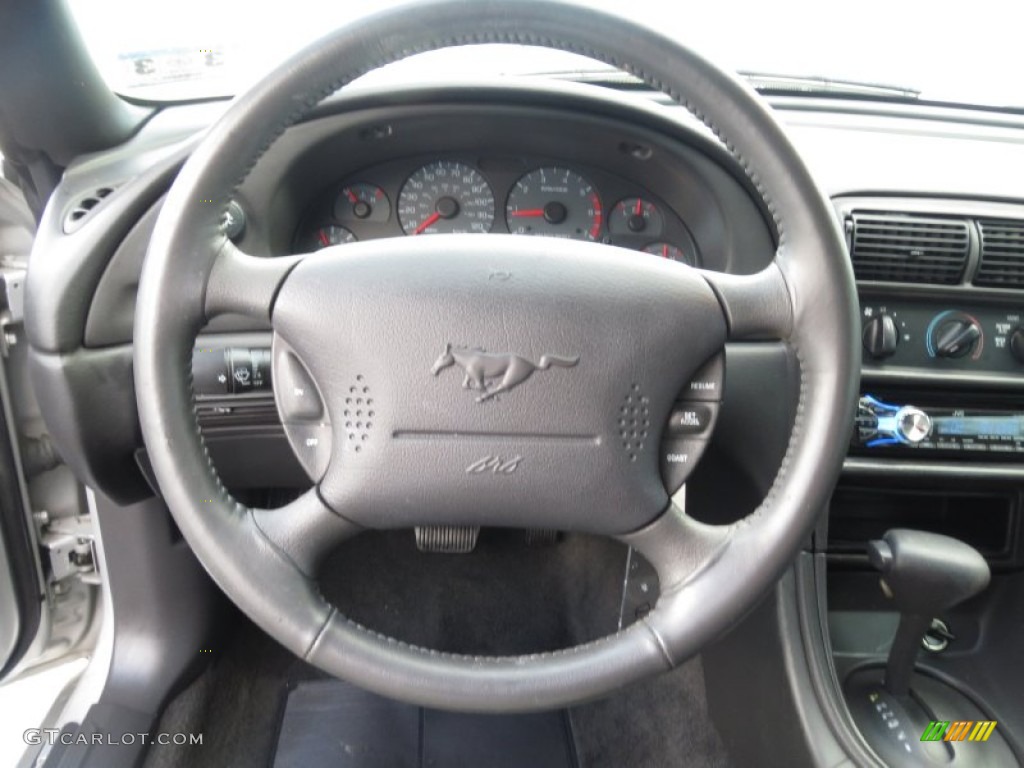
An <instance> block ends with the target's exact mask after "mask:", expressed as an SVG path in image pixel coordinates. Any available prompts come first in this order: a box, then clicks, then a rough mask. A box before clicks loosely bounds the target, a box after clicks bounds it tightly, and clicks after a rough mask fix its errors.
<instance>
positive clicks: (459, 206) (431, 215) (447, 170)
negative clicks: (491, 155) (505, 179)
mask: <svg viewBox="0 0 1024 768" xmlns="http://www.w3.org/2000/svg"><path fill="white" fill-rule="evenodd" d="M398 220H399V222H400V223H401V225H402V229H403V230H405V234H407V235H423V234H427V235H432V234H436V233H439V232H490V231H491V225H492V224H493V223H494V193H493V192H491V187H490V185H489V184H488V183H487V180H486V179H484V177H483V176H481V175H480V172H479V171H477V170H475V169H473V168H470V167H469V166H468V165H466V164H465V163H459V162H456V161H454V160H439V161H438V162H436V163H431V164H430V165H425V166H423V167H422V168H420V169H419V170H418V171H416V172H415V173H413V174H412V176H410V177H409V178H408V179H406V182H405V184H404V186H403V187H402V191H401V193H399V195H398Z"/></svg>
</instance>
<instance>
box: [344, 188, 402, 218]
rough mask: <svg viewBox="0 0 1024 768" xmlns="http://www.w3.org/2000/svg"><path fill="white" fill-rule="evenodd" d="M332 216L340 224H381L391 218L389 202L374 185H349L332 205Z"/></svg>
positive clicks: (382, 191)
mask: <svg viewBox="0 0 1024 768" xmlns="http://www.w3.org/2000/svg"><path fill="white" fill-rule="evenodd" d="M334 215H335V217H336V218H337V219H338V221H340V222H341V223H342V224H351V223H352V222H357V221H373V222H378V223H382V222H385V221H387V220H388V219H389V218H391V201H389V200H388V196H387V195H386V194H384V190H383V189H381V188H380V187H378V186H377V185H376V184H366V183H362V182H360V183H358V184H349V185H348V186H347V187H343V188H342V190H341V193H340V194H339V195H338V199H337V200H336V201H335V203H334Z"/></svg>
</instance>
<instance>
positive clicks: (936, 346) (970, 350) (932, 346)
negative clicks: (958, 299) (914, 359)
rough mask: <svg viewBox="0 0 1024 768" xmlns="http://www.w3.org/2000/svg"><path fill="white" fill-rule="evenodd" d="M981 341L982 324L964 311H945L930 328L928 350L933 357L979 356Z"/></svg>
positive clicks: (933, 321)
mask: <svg viewBox="0 0 1024 768" xmlns="http://www.w3.org/2000/svg"><path fill="white" fill-rule="evenodd" d="M981 342H982V331H981V324H980V323H979V322H978V321H977V320H976V319H975V318H973V317H971V316H970V315H968V314H966V313H964V312H943V313H942V314H941V315H938V316H937V317H936V318H935V319H934V320H932V323H931V325H930V326H929V328H928V352H929V353H930V354H931V355H932V356H933V357H945V358H959V357H967V356H968V355H973V356H975V357H977V355H978V354H980V352H981Z"/></svg>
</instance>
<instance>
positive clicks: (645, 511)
mask: <svg viewBox="0 0 1024 768" xmlns="http://www.w3.org/2000/svg"><path fill="white" fill-rule="evenodd" d="M428 242H429V247H427V243H428ZM414 246H415V248H414ZM425 251H426V252H425ZM273 323H274V328H275V332H276V334H278V335H279V337H280V338H278V339H275V345H276V348H277V349H280V350H288V349H289V348H290V349H291V350H294V354H295V356H297V358H298V359H299V360H301V361H302V363H303V364H304V367H305V369H306V370H307V371H308V373H309V374H310V376H311V377H312V379H313V380H314V381H315V384H316V387H317V388H318V389H319V392H320V394H321V396H322V398H323V401H324V405H325V408H326V411H327V413H326V414H325V418H324V419H323V421H324V423H325V424H328V423H329V425H330V426H329V427H327V426H325V427H323V428H321V429H322V430H323V431H326V430H328V429H329V431H330V434H329V436H328V435H323V434H322V435H321V436H320V439H324V440H327V439H329V441H330V446H331V450H330V455H329V459H327V460H326V465H325V466H324V465H321V466H320V467H317V474H319V470H322V471H323V476H322V479H321V481H320V492H321V495H322V497H323V499H324V501H325V502H326V503H327V504H329V505H330V506H331V507H332V508H333V509H334V510H335V511H337V512H338V513H340V514H342V515H344V516H345V517H346V518H348V519H350V520H352V521H354V522H356V523H359V524H360V525H365V526H367V527H376V528H395V527H408V526H414V525H469V526H478V525H503V526H523V527H538V528H564V529H573V530H583V531H590V532H594V533H606V534H615V533H622V532H626V531H630V530H634V529H636V528H638V527H639V526H641V525H643V524H645V523H646V522H648V521H650V520H651V519H652V518H653V517H655V516H657V515H658V514H659V513H660V512H661V511H663V510H664V509H665V507H666V505H667V504H668V498H667V494H666V492H665V489H664V487H663V486H662V483H661V480H660V477H659V472H658V450H657V449H658V445H659V444H660V441H661V431H662V429H663V427H664V425H665V422H666V420H667V418H668V415H669V411H670V409H671V407H672V403H673V402H674V401H675V399H676V397H677V395H678V394H679V392H680V390H681V389H682V387H684V386H685V385H686V383H687V382H688V381H689V380H690V378H691V376H692V375H693V373H694V372H695V371H696V370H697V369H698V368H699V367H700V365H701V364H702V363H703V362H704V361H705V360H707V359H708V358H709V357H711V356H712V355H713V354H715V353H716V352H717V351H719V350H720V349H721V348H722V345H723V344H724V342H725V338H726V324H725V319H724V317H723V314H722V310H721V307H720V305H719V302H718V300H717V299H716V298H715V295H714V293H713V291H712V290H711V288H710V287H709V286H708V284H707V283H706V282H705V280H704V279H703V278H702V277H701V276H700V273H699V272H697V271H696V270H693V269H690V268H688V267H685V266H683V265H680V264H676V263H673V262H665V261H664V260H661V259H658V258H656V257H648V256H645V255H641V254H637V253H635V252H632V251H625V250H622V249H618V248H612V247H609V246H601V245H594V244H589V243H588V244H584V243H577V242H574V241H562V240H554V239H548V238H523V237H513V236H500V235H486V236H480V237H476V236H466V235H453V236H442V235H434V236H429V237H427V238H421V239H417V240H416V241H411V239H410V240H389V241H376V242H373V243H364V244H357V245H350V246H345V247H344V248H343V249H337V250H330V251H326V252H321V253H319V254H317V255H315V256H310V257H308V258H306V259H305V260H304V261H303V262H302V263H301V264H299V265H298V266H297V267H296V268H295V269H294V270H293V272H292V273H291V274H290V275H289V277H288V279H287V280H286V281H285V283H284V284H283V285H282V287H281V290H280V293H279V295H278V297H277V300H276V302H275V305H274V311H273ZM282 342H283V343H282ZM289 354H290V352H289ZM286 357H287V356H286V355H282V354H280V353H279V352H275V356H274V358H275V368H276V369H279V368H281V367H282V365H283V363H282V360H283V359H286ZM275 376H278V378H277V379H276V380H277V381H281V380H282V379H281V378H280V376H281V373H279V371H278V370H275ZM279 402H280V400H279ZM624 418H628V420H629V421H630V424H633V423H634V422H635V424H636V428H635V431H636V433H637V434H636V436H633V435H632V434H630V435H629V437H628V439H624V438H623V437H622V431H623V427H622V425H621V421H622V420H623V419H624ZM296 426H299V425H296ZM310 429H312V428H311V427H310V426H309V422H308V421H307V422H306V423H305V424H304V425H303V430H305V431H302V430H299V431H296V430H293V429H291V428H290V429H289V431H290V433H292V437H293V440H294V437H295V435H296V434H299V435H309V434H312V433H311V432H309V430H310ZM632 431H634V430H631V432H632ZM300 450H303V448H302V447H301V446H300ZM321 454H323V451H321ZM307 466H308V465H307Z"/></svg>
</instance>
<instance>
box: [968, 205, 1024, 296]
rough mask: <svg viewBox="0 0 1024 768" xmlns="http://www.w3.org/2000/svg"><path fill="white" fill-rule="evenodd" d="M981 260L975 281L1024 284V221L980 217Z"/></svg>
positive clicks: (996, 285)
mask: <svg viewBox="0 0 1024 768" xmlns="http://www.w3.org/2000/svg"><path fill="white" fill-rule="evenodd" d="M978 230H979V231H980V232H981V263H980V264H979V265H978V273H977V274H976V275H975V276H974V284H975V285H981V286H986V287H989V288H1024V221H1009V220H997V219H979V220H978Z"/></svg>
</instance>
